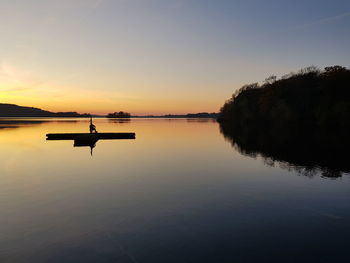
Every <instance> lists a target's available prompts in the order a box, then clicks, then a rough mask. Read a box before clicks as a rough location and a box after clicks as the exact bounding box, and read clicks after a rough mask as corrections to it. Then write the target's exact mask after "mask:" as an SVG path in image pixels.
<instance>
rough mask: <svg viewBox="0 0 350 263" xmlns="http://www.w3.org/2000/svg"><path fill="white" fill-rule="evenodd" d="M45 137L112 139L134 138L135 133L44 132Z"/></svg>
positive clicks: (53, 138) (90, 139) (88, 139)
mask: <svg viewBox="0 0 350 263" xmlns="http://www.w3.org/2000/svg"><path fill="white" fill-rule="evenodd" d="M46 137H47V138H46V140H75V141H98V140H113V139H135V133H133V132H114V133H48V134H46Z"/></svg>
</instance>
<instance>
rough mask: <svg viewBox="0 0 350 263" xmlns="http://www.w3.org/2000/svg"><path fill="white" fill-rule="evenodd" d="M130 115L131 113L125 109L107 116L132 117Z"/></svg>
mask: <svg viewBox="0 0 350 263" xmlns="http://www.w3.org/2000/svg"><path fill="white" fill-rule="evenodd" d="M130 117H131V114H130V113H128V112H124V111H119V112H114V113H109V114H108V115H107V118H130Z"/></svg>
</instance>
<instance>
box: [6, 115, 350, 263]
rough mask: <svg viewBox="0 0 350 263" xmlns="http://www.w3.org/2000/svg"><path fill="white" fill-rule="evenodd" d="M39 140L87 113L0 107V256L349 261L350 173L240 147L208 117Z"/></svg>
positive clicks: (76, 128)
mask: <svg viewBox="0 0 350 263" xmlns="http://www.w3.org/2000/svg"><path fill="white" fill-rule="evenodd" d="M94 123H95V124H96V127H97V130H98V131H99V132H135V133H136V139H135V140H101V141H98V142H97V143H96V147H95V148H93V152H92V155H91V154H90V148H89V147H73V141H46V140H45V138H46V136H45V135H46V134H47V133H58V132H72V133H78V132H88V125H89V120H88V119H0V145H1V148H0V180H1V183H0V196H1V198H0V211H1V215H0V262H16V263H17V262H65V263H66V262H74V263H76V262H350V253H349V251H348V244H347V243H348V238H349V236H350V177H349V174H348V173H347V172H344V173H341V176H337V177H327V176H324V174H323V173H322V168H320V169H319V170H317V169H316V170H315V171H313V172H312V173H305V172H303V167H293V165H292V164H288V165H287V164H286V163H283V162H273V161H271V160H269V159H266V158H262V157H261V156H259V155H256V156H253V157H252V156H249V155H245V154H242V153H241V151H238V150H237V149H236V148H235V147H232V143H231V142H230V141H228V140H227V138H225V137H224V136H223V135H222V134H221V132H220V127H219V125H218V123H216V122H215V121H213V120H211V119H131V120H130V121H125V120H112V119H103V118H101V119H95V120H94Z"/></svg>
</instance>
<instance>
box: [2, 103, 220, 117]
mask: <svg viewBox="0 0 350 263" xmlns="http://www.w3.org/2000/svg"><path fill="white" fill-rule="evenodd" d="M217 115H218V114H217V113H207V112H201V113H189V114H184V115H171V114H167V115H145V116H132V115H131V114H130V113H128V112H124V111H119V112H114V113H109V114H108V115H106V116H104V115H95V114H90V113H83V114H80V113H77V112H51V111H46V110H42V109H39V108H34V107H24V106H18V105H15V104H7V103H0V117H26V118H35V117H55V118H87V117H91V116H92V117H97V118H98V117H107V118H216V117H217Z"/></svg>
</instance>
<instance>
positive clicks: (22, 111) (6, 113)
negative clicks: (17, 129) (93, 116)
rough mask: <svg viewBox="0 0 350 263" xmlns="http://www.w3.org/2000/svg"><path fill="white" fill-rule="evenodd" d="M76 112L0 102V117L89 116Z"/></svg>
mask: <svg viewBox="0 0 350 263" xmlns="http://www.w3.org/2000/svg"><path fill="white" fill-rule="evenodd" d="M89 116H90V114H86V113H85V114H79V113H77V112H50V111H45V110H42V109H39V108H33V107H23V106H18V105H15V104H5V103H0V117H89Z"/></svg>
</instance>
